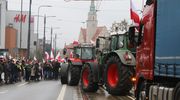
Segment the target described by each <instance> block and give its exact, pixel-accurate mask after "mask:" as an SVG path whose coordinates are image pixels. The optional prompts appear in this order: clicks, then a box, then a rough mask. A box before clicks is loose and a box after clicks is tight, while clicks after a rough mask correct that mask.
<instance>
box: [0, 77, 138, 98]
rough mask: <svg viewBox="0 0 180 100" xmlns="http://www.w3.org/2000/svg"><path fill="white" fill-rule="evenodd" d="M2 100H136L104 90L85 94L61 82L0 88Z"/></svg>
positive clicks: (24, 83)
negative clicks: (110, 93) (113, 94)
mask: <svg viewBox="0 0 180 100" xmlns="http://www.w3.org/2000/svg"><path fill="white" fill-rule="evenodd" d="M0 100H135V99H134V98H133V97H131V96H112V95H109V94H108V93H107V92H106V91H105V90H104V89H103V88H100V89H99V90H98V91H97V92H96V93H84V92H83V91H81V89H80V87H79V86H67V85H61V83H60V81H54V80H51V81H40V82H30V83H29V82H19V83H16V84H11V85H2V86H0Z"/></svg>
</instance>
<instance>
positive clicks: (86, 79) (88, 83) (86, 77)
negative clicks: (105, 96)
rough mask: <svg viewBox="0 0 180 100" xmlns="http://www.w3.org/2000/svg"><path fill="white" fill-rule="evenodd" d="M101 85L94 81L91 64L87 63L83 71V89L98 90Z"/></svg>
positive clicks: (87, 90)
mask: <svg viewBox="0 0 180 100" xmlns="http://www.w3.org/2000/svg"><path fill="white" fill-rule="evenodd" d="M98 88H99V86H98V83H96V82H93V72H92V70H91V68H90V66H89V65H87V64H85V65H84V66H83V69H82V71H81V89H82V90H83V91H85V92H96V91H97V90H98Z"/></svg>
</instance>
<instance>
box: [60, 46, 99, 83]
mask: <svg viewBox="0 0 180 100" xmlns="http://www.w3.org/2000/svg"><path fill="white" fill-rule="evenodd" d="M66 51H68V50H66V49H64V55H65V54H66V53H67V52H66ZM71 52H72V54H73V56H72V57H67V58H66V60H67V61H66V62H65V63H62V64H61V70H60V76H61V83H62V84H68V85H70V86H76V85H78V84H79V80H80V73H81V69H82V66H83V65H84V64H85V63H86V62H96V59H95V47H94V46H93V44H91V43H80V44H79V43H78V44H76V45H74V46H73V47H72V48H71Z"/></svg>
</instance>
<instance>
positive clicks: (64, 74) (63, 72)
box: [60, 66, 68, 84]
mask: <svg viewBox="0 0 180 100" xmlns="http://www.w3.org/2000/svg"><path fill="white" fill-rule="evenodd" d="M67 69H68V68H67V67H66V66H63V67H61V70H60V78H61V84H67Z"/></svg>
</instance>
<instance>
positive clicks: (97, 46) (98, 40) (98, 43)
mask: <svg viewBox="0 0 180 100" xmlns="http://www.w3.org/2000/svg"><path fill="white" fill-rule="evenodd" d="M99 45H100V39H97V40H96V48H99Z"/></svg>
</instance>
